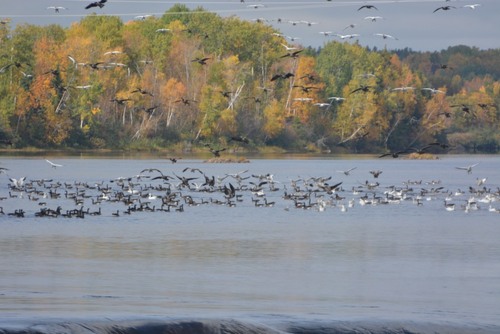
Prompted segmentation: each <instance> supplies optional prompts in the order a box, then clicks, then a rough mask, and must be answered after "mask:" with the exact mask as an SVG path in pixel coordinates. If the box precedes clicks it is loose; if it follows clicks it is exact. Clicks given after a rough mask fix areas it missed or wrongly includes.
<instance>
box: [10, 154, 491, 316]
mask: <svg viewBox="0 0 500 334" xmlns="http://www.w3.org/2000/svg"><path fill="white" fill-rule="evenodd" d="M49 159H50V160H51V161H53V162H56V163H58V164H61V165H63V167H59V168H51V167H50V165H49V164H48V163H47V162H45V160H44V158H40V157H38V158H36V157H32V158H23V157H3V158H2V159H1V160H0V167H5V168H8V169H9V170H8V171H7V173H8V175H6V174H2V175H0V197H2V198H3V200H1V201H0V206H1V207H3V211H4V213H5V214H4V215H0V228H1V230H2V232H1V233H0V254H1V255H0V268H1V275H0V314H1V319H3V322H4V323H5V322H8V321H17V320H26V319H28V320H29V319H50V318H82V317H83V318H86V317H88V318H97V319H104V318H109V317H111V318H113V317H117V318H128V319H134V318H138V317H139V318H140V317H161V316H169V317H192V316H196V317H226V318H227V317H229V318H239V319H241V318H245V319H248V318H251V319H255V318H257V319H260V320H262V319H268V320H273V319H304V320H317V319H322V320H332V319H337V320H352V319H365V320H366V319H368V320H370V319H387V320H396V321H400V320H411V321H430V322H442V321H444V322H450V323H456V324H463V325H475V324H478V325H479V326H489V325H494V326H499V325H500V261H499V260H500V241H499V236H500V214H499V213H497V212H492V210H493V209H491V210H490V206H491V207H492V208H500V202H499V201H498V187H499V186H500V172H499V170H500V158H499V157H491V156H463V157H442V158H441V159H439V160H433V161H411V160H397V159H388V160H384V159H371V158H356V157H347V158H343V159H317V158H316V159H292V160H280V159H273V160H259V159H254V160H251V162H250V163H248V164H208V163H204V162H203V161H202V160H197V159H192V160H190V159H183V160H180V161H179V162H178V163H177V164H171V163H170V162H166V161H165V160H164V159H129V158H117V159H107V158H79V157H55V158H50V157H49ZM476 163H479V165H477V166H475V167H473V169H472V173H471V174H468V173H467V172H466V171H464V170H459V169H457V168H456V167H465V166H469V165H473V164H476ZM187 167H189V168H198V169H200V170H201V171H202V172H203V173H204V174H205V175H207V176H214V177H215V179H217V177H219V178H223V177H224V176H226V174H235V173H238V172H243V171H246V172H244V173H241V174H240V175H241V176H243V177H249V178H247V179H244V180H242V181H241V182H240V184H238V182H237V180H236V179H235V178H233V177H232V176H229V177H227V178H225V179H223V180H221V181H220V186H223V185H226V186H227V187H229V183H231V185H233V186H234V187H236V188H237V190H236V194H238V195H240V196H239V197H238V200H236V199H233V201H234V202H233V203H234V206H229V205H218V204H215V203H216V200H220V201H225V197H224V194H223V193H221V192H220V191H213V192H208V191H200V189H201V188H200V189H195V186H194V185H193V186H192V188H191V190H190V189H188V188H186V187H184V188H180V189H179V190H177V189H176V188H175V186H176V185H177V184H178V183H179V179H178V178H177V176H180V177H182V176H185V177H190V178H191V177H196V178H197V179H195V180H191V181H189V182H190V183H197V184H198V185H200V184H201V183H203V181H204V178H203V176H202V175H201V174H200V173H199V172H197V171H193V172H192V171H190V170H186V171H184V169H185V168H187ZM353 167H356V169H354V170H352V171H351V173H350V175H345V174H343V173H340V172H338V171H343V170H348V169H350V168H353ZM147 168H155V169H159V170H160V171H161V172H162V173H163V174H164V175H169V176H171V177H173V178H174V179H172V180H169V182H170V183H171V184H172V190H171V193H175V192H178V191H179V192H180V193H179V194H178V195H177V196H178V197H177V198H179V199H180V200H181V202H184V200H183V199H182V198H180V195H181V194H182V195H184V196H185V195H190V196H191V197H192V198H193V200H194V202H195V203H198V204H199V205H197V206H189V205H188V204H187V203H185V204H184V211H183V212H178V211H175V208H176V207H175V206H172V207H171V211H170V212H164V211H159V210H158V209H159V208H160V207H161V203H162V200H161V199H160V198H159V197H160V196H165V194H167V191H166V190H165V189H163V188H159V187H158V186H159V185H162V186H166V185H167V183H164V182H163V180H158V179H157V180H153V177H154V176H158V175H160V174H159V172H157V171H151V172H144V173H142V175H143V177H137V175H138V174H140V172H141V171H142V170H143V169H147ZM374 169H379V170H382V171H383V173H382V174H381V175H380V176H379V178H377V179H375V178H374V177H373V176H372V175H371V174H370V173H369V171H370V170H374ZM247 170H248V171H247ZM268 173H269V174H272V175H273V181H274V186H275V187H276V188H277V189H278V190H276V191H271V190H270V188H269V186H270V184H269V182H268V183H266V184H264V185H263V186H262V187H263V191H264V193H265V198H266V199H267V200H268V202H271V201H273V202H275V204H274V206H272V207H266V206H262V207H256V206H255V204H254V202H253V201H252V199H254V200H256V199H258V198H259V197H258V194H257V193H252V191H250V190H249V189H250V188H251V187H252V186H254V184H257V183H259V180H258V179H257V178H256V177H252V175H265V174H268ZM23 176H25V177H26V182H27V183H29V182H30V180H42V179H45V181H44V183H43V184H42V185H34V187H35V188H37V191H38V195H35V194H36V193H33V192H30V191H29V190H27V189H22V190H13V189H9V184H10V181H9V177H11V178H16V179H19V178H21V177H23ZM329 176H331V177H332V179H331V180H328V181H325V182H326V183H328V184H330V185H332V184H335V183H337V182H343V183H342V185H341V189H337V191H336V192H335V193H334V194H326V193H325V192H321V191H318V189H317V186H316V185H315V182H314V181H312V180H311V177H329ZM118 177H125V178H131V181H132V182H133V185H132V188H127V187H125V188H119V186H118V183H119V182H117V181H116V178H118ZM482 178H486V182H485V183H484V185H480V186H478V185H477V182H478V179H482ZM298 179H304V180H306V181H299V182H298V184H300V186H299V188H300V190H303V192H305V193H307V191H305V189H309V190H311V191H310V192H309V193H310V194H311V195H310V197H309V199H308V200H304V202H305V203H307V204H312V205H311V207H310V208H309V209H303V208H297V207H296V206H295V204H294V202H293V201H291V200H286V199H284V198H283V195H284V194H285V191H286V193H287V194H290V193H294V189H293V188H292V184H291V182H292V180H298ZM408 181H411V182H410V184H409V185H407V184H408ZM431 181H433V183H431ZM57 182H59V186H56V184H57ZM76 182H78V183H76ZM250 182H252V183H250ZM366 182H368V183H374V182H378V183H379V185H378V186H377V187H375V188H374V189H373V190H369V189H367V188H366V187H365V185H366ZM83 183H85V184H86V186H87V188H86V190H85V193H86V194H87V197H86V198H85V199H84V203H83V204H76V203H75V201H74V199H71V198H67V197H71V194H72V193H74V192H77V191H78V190H77V189H79V188H78V187H77V186H76V185H77V184H83ZM95 184H99V186H100V187H101V189H102V188H106V189H111V190H110V191H109V197H111V198H113V197H114V196H116V194H117V192H119V191H123V192H124V193H127V192H130V194H131V195H130V196H131V197H132V198H135V203H136V205H138V203H141V204H143V205H147V206H148V207H149V208H150V209H152V208H154V209H155V210H154V211H153V210H144V211H140V212H139V211H134V212H131V214H126V213H125V211H126V210H127V208H128V207H129V206H130V205H126V204H124V203H123V202H114V201H112V200H111V199H110V200H108V199H106V200H102V201H101V202H100V204H97V203H93V200H94V201H95V200H96V199H97V198H98V197H102V193H103V192H102V191H101V190H98V189H97V188H92V187H93V185H95ZM48 185H52V187H53V188H48V187H49V186H48ZM391 186H395V187H396V188H403V189H406V190H407V191H406V192H405V196H406V199H402V200H400V201H391V202H390V203H388V204H377V205H374V204H367V205H361V202H360V198H361V197H362V196H365V195H367V196H368V198H376V197H381V198H382V202H384V198H387V196H388V195H387V192H388V191H389V190H390V189H391V188H389V187H391ZM81 187H83V186H81ZM155 187H156V188H155ZM217 187H218V186H216V187H215V188H217ZM240 187H241V188H240ZM441 187H442V188H441ZM469 187H473V188H474V189H484V190H485V191H486V192H484V193H481V192H479V193H474V194H473V193H471V192H470V191H469ZM353 188H355V189H356V190H359V191H360V192H359V193H353V191H352V189H353ZM437 188H439V190H436V192H430V190H435V189H437ZM422 189H425V190H426V191H427V192H424V193H423V195H422ZM50 190H52V191H54V192H57V193H59V194H60V197H59V198H50V197H47V198H44V196H43V195H42V194H43V192H45V193H48V192H49V191H50ZM133 190H138V191H142V195H143V196H142V197H141V195H139V194H135V193H134V194H132V191H133ZM459 190H463V191H464V192H465V193H464V194H461V195H460V194H455V193H456V192H458V191H459ZM9 191H10V195H9ZM495 193H496V194H495ZM148 194H152V195H157V196H158V197H157V198H156V199H155V198H152V197H151V198H146V195H148ZM420 195H422V199H421V200H419V201H421V203H422V205H418V204H417V201H416V198H417V196H420ZM11 196H16V197H11ZM336 196H337V199H334V198H335V197H336ZM30 197H31V199H30ZM33 197H36V198H33ZM338 197H340V199H339V198H338ZM446 197H450V198H448V199H447V201H448V203H455V205H456V207H455V210H454V211H447V210H446V209H445V206H444V201H445V199H446ZM349 200H351V201H352V202H353V203H354V206H353V207H349V205H348V203H349ZM488 200H489V202H488ZM145 202H149V204H144V203H145ZM263 202H264V200H263V197H260V202H259V204H262V203H263ZM41 203H42V205H41ZM43 203H45V204H44V205H43ZM318 203H323V204H322V205H318ZM379 203H380V202H379ZM467 203H469V206H467ZM474 203H476V204H474ZM82 205H83V208H84V209H87V208H88V209H89V212H92V211H96V210H98V208H99V207H100V208H101V215H96V216H91V215H90V214H87V215H86V216H85V218H84V219H80V218H75V217H72V218H64V217H62V216H58V217H57V218H50V217H36V213H37V212H40V211H41V208H43V207H45V208H52V209H56V208H57V207H58V206H60V207H61V208H62V210H61V213H64V212H67V210H71V209H74V208H79V207H82ZM342 205H344V207H345V208H347V210H346V211H345V212H344V211H343V210H341V207H342ZM476 205H477V207H476ZM467 207H468V210H467V211H466V208H467ZM19 209H23V210H24V211H25V214H24V218H20V217H15V216H14V215H12V214H13V213H14V212H15V210H19ZM322 209H324V210H322ZM117 210H118V213H119V217H116V216H115V215H113V213H115V212H116V211H117ZM9 213H10V214H11V215H9ZM0 325H1V322H0Z"/></svg>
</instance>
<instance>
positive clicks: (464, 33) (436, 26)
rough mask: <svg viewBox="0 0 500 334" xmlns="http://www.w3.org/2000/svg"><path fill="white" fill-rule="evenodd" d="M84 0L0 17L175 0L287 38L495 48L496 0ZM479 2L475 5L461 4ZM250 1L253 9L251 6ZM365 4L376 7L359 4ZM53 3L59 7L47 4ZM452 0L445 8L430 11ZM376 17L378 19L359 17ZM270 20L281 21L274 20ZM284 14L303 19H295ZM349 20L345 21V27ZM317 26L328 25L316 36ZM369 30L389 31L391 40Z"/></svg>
mask: <svg viewBox="0 0 500 334" xmlns="http://www.w3.org/2000/svg"><path fill="white" fill-rule="evenodd" d="M91 2H92V0H89V1H86V0H17V1H15V0H0V18H1V19H3V20H5V19H10V20H11V26H14V25H16V24H22V23H31V24H35V25H47V24H59V25H61V26H64V27H67V26H69V25H70V24H71V22H75V21H79V20H80V19H81V18H82V17H84V16H85V15H88V14H89V13H94V12H95V13H97V14H105V15H117V16H120V17H121V18H122V20H123V21H124V22H126V21H129V20H134V19H135V17H136V16H139V15H155V16H156V17H159V16H161V15H162V14H163V13H164V12H165V11H166V10H168V9H169V8H170V7H172V6H173V5H174V4H176V3H182V4H184V5H186V6H188V7H189V8H190V9H194V8H196V7H198V6H202V7H203V8H205V9H206V10H209V11H212V12H214V13H217V14H219V15H221V16H232V15H236V16H239V17H241V18H242V19H245V20H256V19H263V20H266V21H267V23H268V24H271V25H273V26H274V27H276V28H277V29H278V30H280V31H281V32H282V33H283V35H285V36H289V37H292V38H294V39H295V40H294V41H289V44H295V43H298V44H301V45H303V46H309V45H310V46H314V47H318V46H322V45H323V44H324V43H325V42H326V41H329V40H332V39H336V40H340V38H339V37H338V36H335V35H334V34H340V35H347V34H358V35H359V36H358V37H356V39H349V41H351V42H353V41H355V40H358V41H359V43H360V44H361V45H367V46H370V47H374V46H376V47H377V48H379V49H380V48H384V47H387V48H388V49H396V48H398V49H402V48H405V47H409V48H411V49H413V50H418V51H434V50H441V49H445V48H447V47H449V46H454V45H459V44H464V45H468V46H475V47H478V48H481V49H490V48H500V18H499V14H500V0H478V1H477V2H475V1H474V0H450V1H445V0H393V1H389V0H386V1H369V0H368V1H339V0H331V1H329V0H322V1H319V0H318V1H315V0H312V1H298V0H244V2H242V1H241V0H231V1H228V0H210V1H203V0H193V1H162V0H108V2H107V3H106V5H105V6H104V7H103V8H94V9H90V10H86V9H84V8H85V6H86V5H87V4H89V3H91ZM474 4H480V5H479V6H476V7H475V9H472V8H470V7H464V6H468V5H474ZM254 5H255V8H254V7H253V6H254ZM363 5H373V6H375V8H376V9H367V8H363V9H360V10H358V9H359V8H360V7H361V6H363ZM49 6H61V7H65V8H66V9H61V10H60V11H59V13H56V12H55V11H54V10H51V9H47V7H49ZM443 6H452V7H454V8H450V9H449V10H442V9H440V10H438V11H436V12H434V10H436V9H437V8H440V7H443ZM193 15H196V14H193ZM369 16H380V17H382V19H376V20H375V21H372V20H371V19H366V17H369ZM278 19H280V20H281V23H279V21H278ZM291 21H295V22H299V21H307V22H310V23H311V25H308V24H307V23H303V22H301V23H296V24H295V25H294V24H293V23H291ZM350 25H354V27H353V28H351V27H349V28H346V27H348V26H350ZM320 32H331V34H329V35H328V36H324V35H323V34H321V33H320ZM375 34H386V35H391V36H393V37H395V38H397V39H392V38H385V39H384V38H382V37H380V36H379V35H375ZM346 40H347V39H346Z"/></svg>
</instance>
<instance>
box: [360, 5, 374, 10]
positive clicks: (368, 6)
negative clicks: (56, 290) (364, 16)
mask: <svg viewBox="0 0 500 334" xmlns="http://www.w3.org/2000/svg"><path fill="white" fill-rule="evenodd" d="M363 8H366V9H375V10H378V8H377V7H375V6H374V5H363V6H361V7H359V8H358V11H360V10H361V9H363Z"/></svg>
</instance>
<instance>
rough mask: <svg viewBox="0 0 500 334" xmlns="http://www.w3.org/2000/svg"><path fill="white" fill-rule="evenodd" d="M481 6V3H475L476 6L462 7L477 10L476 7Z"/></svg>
mask: <svg viewBox="0 0 500 334" xmlns="http://www.w3.org/2000/svg"><path fill="white" fill-rule="evenodd" d="M479 6H481V4H479V3H475V4H473V5H464V6H462V7H463V8H470V9H476V7H479Z"/></svg>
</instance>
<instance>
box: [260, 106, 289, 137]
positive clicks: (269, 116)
mask: <svg viewBox="0 0 500 334" xmlns="http://www.w3.org/2000/svg"><path fill="white" fill-rule="evenodd" d="M264 118H265V119H266V123H265V125H264V132H265V134H266V135H267V136H268V137H270V138H273V137H276V136H277V135H278V134H279V133H280V132H281V131H282V130H283V129H284V128H285V109H284V108H283V105H282V104H281V103H279V101H277V100H273V101H272V102H271V103H269V105H268V106H267V107H266V108H265V109H264Z"/></svg>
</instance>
